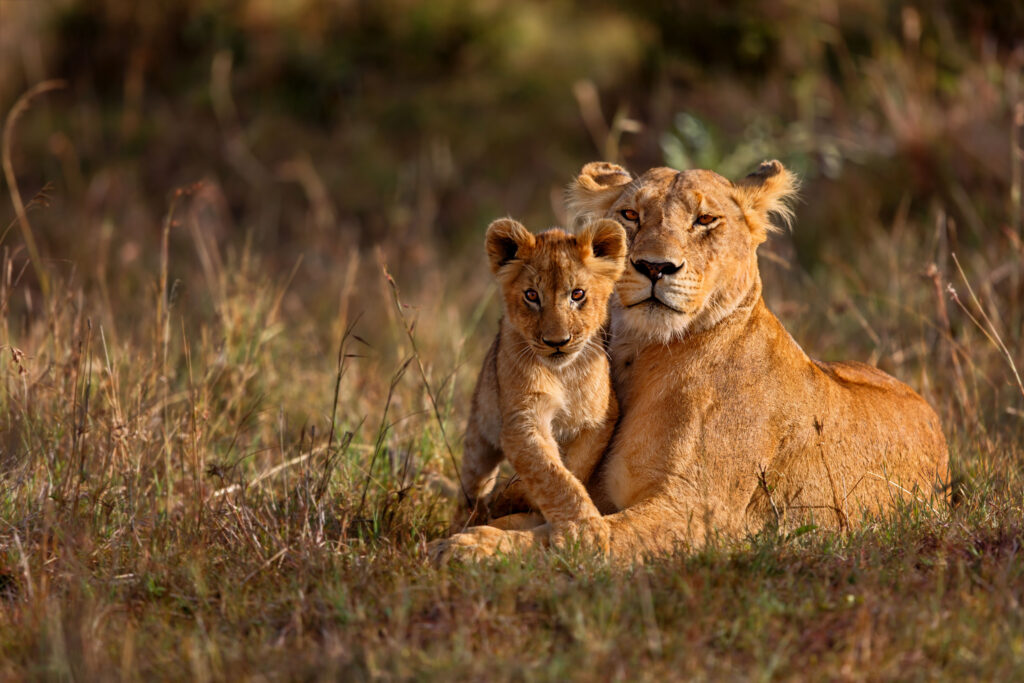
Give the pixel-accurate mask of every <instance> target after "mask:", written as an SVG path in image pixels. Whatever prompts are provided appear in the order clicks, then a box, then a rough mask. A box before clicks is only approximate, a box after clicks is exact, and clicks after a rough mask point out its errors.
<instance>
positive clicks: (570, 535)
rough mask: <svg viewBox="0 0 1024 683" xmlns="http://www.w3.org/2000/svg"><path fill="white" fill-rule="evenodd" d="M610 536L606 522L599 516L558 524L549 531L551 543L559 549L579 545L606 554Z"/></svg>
mask: <svg viewBox="0 0 1024 683" xmlns="http://www.w3.org/2000/svg"><path fill="white" fill-rule="evenodd" d="M610 537H611V533H610V530H609V528H608V524H607V522H605V521H604V519H603V518H601V517H594V518H592V519H585V520H581V521H573V522H564V523H562V524H559V525H558V526H557V527H556V528H554V529H553V530H552V532H551V545H552V546H554V547H555V548H559V549H565V548H573V547H579V548H582V549H584V550H588V551H597V552H599V553H601V554H602V555H607V554H608V551H609V548H610V547H611V541H610Z"/></svg>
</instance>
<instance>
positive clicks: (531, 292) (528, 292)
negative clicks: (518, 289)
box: [523, 289, 540, 304]
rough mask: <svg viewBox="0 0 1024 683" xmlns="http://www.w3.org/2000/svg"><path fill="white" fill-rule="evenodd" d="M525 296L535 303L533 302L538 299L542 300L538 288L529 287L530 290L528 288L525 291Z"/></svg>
mask: <svg viewBox="0 0 1024 683" xmlns="http://www.w3.org/2000/svg"><path fill="white" fill-rule="evenodd" d="M523 297H524V298H525V299H526V300H527V301H529V302H530V303H533V304H535V303H537V302H538V301H540V294H537V290H536V289H528V290H526V291H525V292H523Z"/></svg>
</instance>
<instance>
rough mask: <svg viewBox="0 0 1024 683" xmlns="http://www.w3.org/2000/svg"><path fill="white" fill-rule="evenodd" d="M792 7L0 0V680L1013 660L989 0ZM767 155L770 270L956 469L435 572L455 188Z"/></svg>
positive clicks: (481, 294) (982, 666) (449, 467)
mask: <svg viewBox="0 0 1024 683" xmlns="http://www.w3.org/2000/svg"><path fill="white" fill-rule="evenodd" d="M811 5H814V4H813V3H811V4H808V3H801V2H795V1H791V0H769V1H767V2H748V1H745V0H740V1H736V2H727V3H690V2H682V1H679V2H672V1H670V0H664V1H658V0H644V1H641V2H618V1H613V0H600V1H597V2H591V3H579V4H575V3H571V2H567V1H565V0H558V1H555V2H541V1H539V0H536V1H534V0H530V1H523V2H516V3H501V2H491V1H486V0H481V1H469V0H435V1H434V2H429V3H420V2H413V1H412V0H385V1H383V2H372V3H370V2H357V1H355V0H352V1H346V0H339V1H338V2H327V1H326V0H323V1H322V0H292V1H291V2H270V1H269V0H267V1H264V0H179V1H178V2H152V3H149V2H147V3H133V2H128V1H127V0H99V1H97V2H86V1H85V0H61V1H57V0H54V1H53V2H41V1H40V2H35V1H31V2H30V1H28V0H0V115H2V117H3V123H4V127H3V146H2V154H3V159H2V160H3V172H4V176H3V177H4V180H3V183H2V185H3V191H2V198H0V228H6V230H4V231H2V232H0V358H2V363H0V679H5V680H18V679H62V680H63V679H68V680H70V679H74V680H107V679H126V680H135V679H138V680H152V679H189V678H194V679H199V680H223V679H338V678H345V679H365V678H386V679H399V678H401V679H404V678H432V677H436V678H445V679H447V678H456V679H467V678H468V679H492V678H494V679H525V678H530V679H533V678H537V679H556V678H557V679H574V680H591V679H598V680H612V679H613V680H619V679H625V680H633V679H651V680H662V679H676V678H715V679H720V678H742V679H748V678H756V679H775V678H779V679H825V678H827V679H890V678H899V679H933V678H936V677H940V678H958V679H959V678H969V679H1002V680H1010V679H1013V678H1017V677H1020V676H1021V675H1022V674H1024V610H1022V609H1021V602H1022V601H1024V561H1022V559H1021V553H1022V548H1021V545H1022V540H1024V445H1022V443H1024V387H1022V384H1021V379H1020V377H1019V375H1018V370H1019V369H1021V368H1022V366H1024V353H1022V350H1021V340H1022V336H1024V305H1022V304H1024V261H1022V259H1024V244H1022V236H1024V226H1022V220H1021V216H1022V212H1021V208H1022V197H1021V191H1022V185H1024V180H1022V167H1024V156H1022V155H1024V153H1022V135H1024V131H1022V128H1024V43H1022V42H1021V41H1022V36H1024V6H1022V5H1021V4H1020V3H1019V2H1016V1H1006V2H991V3H974V2H966V1H961V0H923V1H922V2H920V3H917V4H914V5H903V6H897V5H895V4H891V5H890V4H887V3H883V2H880V1H878V0H835V1H834V2H829V3H818V4H817V5H814V8H813V9H809V8H810V7H811ZM773 157H777V158H779V159H781V160H782V161H783V162H784V163H786V164H787V166H788V167H790V168H792V169H793V170H795V171H797V172H798V173H800V174H801V176H802V177H803V179H804V189H803V193H802V202H801V204H800V205H799V206H798V208H797V215H798V217H797V221H796V224H795V226H794V229H793V230H792V232H790V233H786V234H783V235H779V236H775V237H773V238H772V239H771V240H770V241H769V242H768V243H766V244H765V245H764V246H763V247H762V251H761V254H762V259H761V268H762V274H763V277H764V280H765V288H764V291H765V296H766V299H767V302H768V305H769V307H771V308H772V309H773V310H774V311H775V312H776V313H777V314H778V316H779V317H780V319H781V320H782V321H783V323H784V324H785V325H786V326H787V328H788V329H789V330H790V331H791V333H792V334H793V336H794V337H795V338H796V339H797V341H799V342H800V343H801V344H802V345H804V347H805V348H807V349H808V351H809V352H810V353H811V354H812V355H814V356H815V357H818V358H822V359H825V360H836V359H857V360H863V361H866V362H870V363H872V364H875V365H877V366H878V367H880V368H882V369H883V370H885V371H887V372H890V373H892V374H894V375H895V376H896V377H898V378H899V379H901V380H903V381H905V382H907V383H909V384H910V385H911V386H912V387H914V388H915V389H916V390H918V391H919V392H920V393H921V394H922V395H923V396H924V397H925V398H927V399H928V400H929V401H930V402H931V404H932V405H933V406H934V407H935V409H936V410H937V411H938V413H939V415H940V417H941V419H942V421H943V424H944V429H945V433H946V436H947V439H948V440H949V445H950V458H951V465H952V469H953V473H954V477H955V480H954V482H953V487H954V490H953V496H952V505H951V506H945V505H935V506H929V505H925V504H919V505H908V506H906V507H904V508H902V509H901V510H900V511H899V513H898V514H896V515H895V516H894V517H893V518H892V519H884V520H878V521H877V522H875V523H872V524H870V525H868V526H866V527H864V528H861V529H856V530H852V531H845V532H843V533H835V532H830V531H825V530H823V529H818V528H815V527H804V528H801V529H799V530H798V531H797V532H792V533H788V534H784V533H779V532H777V531H775V530H771V529H769V530H766V531H764V532H762V533H761V534H759V535H757V536H755V537H750V538H746V539H742V540H740V541H739V542H726V541H725V540H720V541H712V542H711V543H710V544H709V545H708V547H706V548H703V549H680V550H679V551H678V552H677V553H676V554H674V555H673V556H671V557H665V558H660V559H657V560H655V561H651V562H649V563H648V564H647V565H645V566H643V567H641V568H634V569H631V570H625V569H621V568H618V569H617V568H614V567H611V566H608V565H606V564H605V563H604V562H603V561H601V560H599V559H596V558H594V557H590V556H586V555H583V554H580V553H575V552H572V551H566V552H550V553H546V554H541V555H537V556H529V557H523V558H519V557H513V558H505V559H502V560H500V561H497V562H495V563H493V564H490V565H481V566H472V565H470V566H463V565H452V566H445V567H441V568H435V567H431V566H430V564H429V562H428V561H427V560H426V553H425V547H426V544H427V543H428V542H429V541H430V540H432V539H434V538H437V537H439V536H441V535H443V534H444V533H445V531H446V526H447V522H448V519H449V515H450V512H451V505H452V503H451V498H450V495H449V494H450V493H451V491H450V490H449V489H450V485H449V484H448V481H449V479H450V478H451V477H452V475H453V474H454V473H455V471H456V463H457V462H458V460H459V458H460V454H461V431H462V429H463V426H464V424H465V420H466V416H467V410H468V403H469V400H468V399H469V393H470V391H471V390H472V383H473V380H474V378H475V373H476V369H477V366H478V364H479V362H480V360H481V359H482V357H483V354H484V352H485V351H486V348H487V344H488V340H489V338H490V336H491V335H493V333H494V330H495V329H496V321H497V316H498V308H497V301H496V298H495V297H494V288H493V286H492V285H491V283H490V278H489V275H488V273H487V269H486V265H485V263H484V258H483V245H482V237H483V231H484V228H485V226H486V224H487V222H488V221H489V220H490V219H492V218H494V217H496V216H500V215H505V214H509V215H513V216H515V217H517V218H519V219H521V220H523V221H524V222H525V223H526V224H527V225H528V226H529V227H531V228H533V229H541V228H544V227H547V226H548V225H551V224H555V223H558V222H560V221H562V220H563V219H564V207H563V204H562V188H563V187H564V186H565V184H566V183H567V182H568V181H569V180H570V179H571V178H572V177H573V174H574V173H576V172H577V171H578V169H579V168H580V166H581V165H582V164H583V163H585V162H587V161H591V160H595V159H607V160H611V161H618V162H621V163H624V164H626V165H627V166H629V167H630V168H631V169H633V170H634V171H642V170H644V169H646V168H648V167H650V166H654V165H661V164H668V165H672V166H675V167H678V168H683V167H705V168H712V169H715V170H718V171H720V172H722V173H723V174H725V175H728V176H731V177H734V178H735V177H738V176H741V175H743V174H745V173H746V172H747V171H749V170H751V169H752V168H753V167H754V166H755V165H756V163H757V162H759V161H760V160H762V159H764V158H773Z"/></svg>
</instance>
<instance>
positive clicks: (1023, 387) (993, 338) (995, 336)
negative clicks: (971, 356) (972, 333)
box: [949, 254, 1024, 397]
mask: <svg viewBox="0 0 1024 683" xmlns="http://www.w3.org/2000/svg"><path fill="white" fill-rule="evenodd" d="M951 256H952V257H953V263H955V264H956V269H957V271H958V272H959V273H960V277H961V278H962V279H963V281H964V286H965V287H967V293H968V294H970V295H971V301H973V302H974V305H975V307H977V309H978V312H979V313H980V314H981V318H982V320H984V321H985V324H986V325H988V331H986V330H985V327H984V326H982V325H981V323H980V322H978V320H977V319H976V318H975V317H974V316H973V315H971V312H970V311H969V310H967V307H966V306H964V304H963V303H962V302H961V301H960V297H959V296H957V293H956V290H955V289H953V287H952V286H950V287H949V294H950V296H951V297H952V298H953V301H955V302H956V304H957V305H958V306H959V307H960V308H961V309H962V310H963V311H964V313H966V314H967V317H968V318H970V319H971V322H973V323H974V324H975V325H976V326H977V327H978V329H979V330H981V332H982V334H984V335H985V336H986V337H987V338H988V340H989V341H990V342H992V344H993V345H995V347H996V348H998V349H999V350H1000V351H1002V352H1003V355H1004V356H1006V362H1007V363H1008V364H1009V365H1010V370H1011V371H1012V372H1013V377H1014V379H1015V380H1017V389H1018V390H1020V395H1021V396H1022V397H1024V382H1021V379H1020V373H1019V372H1017V364H1016V363H1015V362H1014V361H1013V354H1011V353H1010V350H1009V349H1008V348H1006V344H1004V343H1003V338H1002V337H1001V336H1000V335H999V331H998V330H997V329H996V326H995V325H994V324H993V323H992V319H991V318H989V317H988V314H987V313H985V309H984V307H983V306H982V305H981V302H980V301H978V297H977V296H976V295H975V294H974V289H972V288H971V283H970V282H968V280H967V275H965V274H964V269H963V268H961V267H960V261H958V260H957V258H956V254H951ZM989 332H991V334H989Z"/></svg>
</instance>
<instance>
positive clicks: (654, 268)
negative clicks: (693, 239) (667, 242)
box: [633, 261, 679, 282]
mask: <svg viewBox="0 0 1024 683" xmlns="http://www.w3.org/2000/svg"><path fill="white" fill-rule="evenodd" d="M633 267H634V268H635V269H636V270H638V271H640V272H641V273H643V274H644V275H646V276H647V277H648V278H649V279H650V281H651V282H657V281H658V280H660V279H661V278H662V277H663V276H665V275H671V274H672V273H674V272H676V271H677V270H679V266H677V265H676V264H674V263H670V262H668V261H662V262H660V263H653V262H651V261H633Z"/></svg>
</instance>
